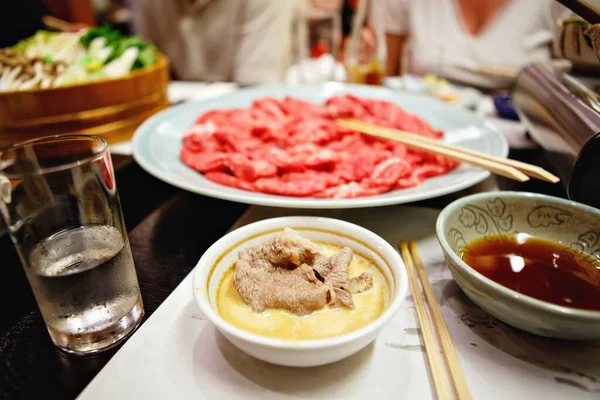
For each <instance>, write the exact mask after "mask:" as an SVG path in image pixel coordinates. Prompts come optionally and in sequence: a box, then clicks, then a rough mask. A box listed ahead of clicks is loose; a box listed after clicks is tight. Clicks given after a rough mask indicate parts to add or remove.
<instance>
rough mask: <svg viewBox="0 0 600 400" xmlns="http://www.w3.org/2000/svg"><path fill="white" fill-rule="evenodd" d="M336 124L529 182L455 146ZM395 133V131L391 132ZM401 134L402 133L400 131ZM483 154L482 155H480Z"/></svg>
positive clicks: (373, 127)
mask: <svg viewBox="0 0 600 400" xmlns="http://www.w3.org/2000/svg"><path fill="white" fill-rule="evenodd" d="M337 124H338V125H339V126H342V127H345V128H349V129H354V130H356V131H359V132H362V133H365V134H367V135H370V136H376V137H380V138H384V139H390V140H395V141H397V142H401V143H404V144H405V145H407V146H409V147H413V148H416V149H419V150H425V151H429V152H431V153H436V154H440V155H443V156H445V157H448V158H451V159H453V160H457V161H462V162H465V163H467V164H471V165H475V166H477V167H480V168H483V169H486V170H488V171H490V172H493V173H494V174H496V175H502V176H505V177H507V178H510V179H514V180H516V181H519V182H525V181H528V180H529V177H528V176H527V175H525V174H524V173H522V172H521V171H519V170H517V169H516V168H514V167H511V166H508V165H504V164H501V163H499V162H495V161H492V160H488V159H487V158H486V157H485V156H475V155H472V154H465V153H463V152H462V149H461V148H459V147H456V146H452V148H444V147H439V146H437V141H435V142H436V144H435V145H434V144H432V143H428V142H423V141H421V140H419V139H415V138H413V137H412V136H408V135H399V134H398V133H396V132H393V133H392V132H391V131H392V130H391V129H386V128H381V127H379V126H377V125H371V124H365V123H363V122H357V121H347V120H338V121H337ZM393 131H395V130H393ZM401 132H402V131H401ZM481 154H483V153H481Z"/></svg>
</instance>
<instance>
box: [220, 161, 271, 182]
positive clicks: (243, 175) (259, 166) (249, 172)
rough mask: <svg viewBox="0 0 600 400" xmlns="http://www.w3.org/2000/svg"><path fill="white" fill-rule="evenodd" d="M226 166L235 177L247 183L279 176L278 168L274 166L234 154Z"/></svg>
mask: <svg viewBox="0 0 600 400" xmlns="http://www.w3.org/2000/svg"><path fill="white" fill-rule="evenodd" d="M225 164H226V165H227V166H228V167H229V169H230V170H231V173H233V175H234V176H235V177H237V178H239V179H242V180H245V181H254V180H256V179H258V178H262V177H271V176H275V175H277V167H276V166H274V165H273V164H270V163H269V162H267V161H264V160H250V159H249V158H248V157H246V156H244V155H242V154H232V155H231V156H230V157H229V158H228V159H227V160H226V162H225Z"/></svg>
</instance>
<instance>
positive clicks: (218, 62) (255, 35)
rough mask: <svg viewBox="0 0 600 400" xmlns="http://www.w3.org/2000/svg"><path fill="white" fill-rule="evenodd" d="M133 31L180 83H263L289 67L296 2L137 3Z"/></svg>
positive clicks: (157, 0) (163, 0)
mask: <svg viewBox="0 0 600 400" xmlns="http://www.w3.org/2000/svg"><path fill="white" fill-rule="evenodd" d="M131 3H132V9H133V22H134V29H135V31H136V33H137V34H139V35H140V36H141V37H142V38H144V39H146V40H148V41H151V42H153V43H154V44H155V45H156V46H157V47H158V48H159V50H161V51H162V52H164V53H166V54H167V56H168V57H169V59H170V61H171V68H172V69H173V70H174V71H175V73H176V74H177V77H178V79H182V80H199V81H235V82H238V83H241V84H250V85H251V84H264V83H274V82H279V81H281V80H282V79H283V77H284V74H285V71H286V70H287V67H288V66H289V63H290V57H291V56H290V41H291V26H292V21H293V18H294V16H295V12H296V10H297V0H196V1H195V2H193V3H192V2H190V1H189V0H133V1H132V2H131Z"/></svg>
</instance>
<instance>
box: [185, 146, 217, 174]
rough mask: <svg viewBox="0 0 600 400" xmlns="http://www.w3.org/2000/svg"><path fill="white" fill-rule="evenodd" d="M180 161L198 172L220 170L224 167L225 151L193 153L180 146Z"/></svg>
mask: <svg viewBox="0 0 600 400" xmlns="http://www.w3.org/2000/svg"><path fill="white" fill-rule="evenodd" d="M180 157H181V161H183V163H184V164H186V165H187V166H188V167H190V168H193V169H195V170H196V171H199V172H209V171H220V170H224V169H225V168H226V164H225V161H226V160H227V158H228V155H227V154H226V153H194V152H192V151H190V150H189V149H187V148H185V147H184V148H182V149H181V153H180Z"/></svg>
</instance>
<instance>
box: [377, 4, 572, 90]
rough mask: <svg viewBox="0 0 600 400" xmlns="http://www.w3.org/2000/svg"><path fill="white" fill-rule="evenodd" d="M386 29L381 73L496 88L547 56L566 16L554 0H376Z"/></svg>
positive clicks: (548, 57)
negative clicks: (511, 74)
mask: <svg viewBox="0 0 600 400" xmlns="http://www.w3.org/2000/svg"><path fill="white" fill-rule="evenodd" d="M380 6H381V7H383V10H382V11H383V15H384V16H385V18H384V25H385V30H386V46H387V62H386V75H388V76H394V75H398V74H402V73H415V74H419V75H421V74H425V73H432V74H436V75H438V76H440V77H444V78H447V79H450V80H453V81H456V82H460V83H464V84H468V85H472V86H476V87H480V88H484V89H496V88H502V87H507V86H509V85H510V84H511V83H512V82H511V81H512V79H513V78H511V77H509V76H500V75H499V74H498V75H494V74H484V73H482V69H484V68H486V67H492V68H501V69H505V70H508V71H515V72H516V71H518V70H519V69H520V68H522V67H524V66H525V65H527V64H529V63H532V62H537V61H545V60H549V59H550V58H551V56H552V51H551V47H552V46H551V45H552V41H553V39H554V35H555V30H556V29H557V20H558V19H559V18H565V17H567V16H569V15H570V13H569V11H568V10H567V9H566V8H564V7H562V6H561V5H560V4H558V3H557V2H556V1H555V0H533V1H532V0H485V1H483V0H380Z"/></svg>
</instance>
